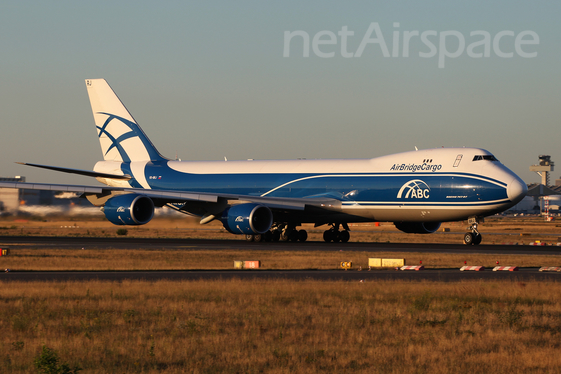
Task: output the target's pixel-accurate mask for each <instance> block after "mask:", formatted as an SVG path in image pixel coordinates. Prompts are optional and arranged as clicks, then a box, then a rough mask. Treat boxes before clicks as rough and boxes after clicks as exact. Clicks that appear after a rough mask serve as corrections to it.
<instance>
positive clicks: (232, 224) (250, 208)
mask: <svg viewBox="0 0 561 374" xmlns="http://www.w3.org/2000/svg"><path fill="white" fill-rule="evenodd" d="M220 220H221V221H222V224H223V225H224V228H225V229H226V230H228V231H229V232H231V233H232V234H246V235H248V234H249V235H255V234H264V233H266V232H267V231H269V229H270V228H271V226H272V225H273V213H272V212H271V210H270V209H269V208H267V207H266V206H263V205H259V204H251V203H248V204H240V205H234V206H231V207H230V208H228V209H226V210H225V211H224V212H223V213H222V217H221V218H220Z"/></svg>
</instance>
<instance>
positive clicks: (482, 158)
mask: <svg viewBox="0 0 561 374" xmlns="http://www.w3.org/2000/svg"><path fill="white" fill-rule="evenodd" d="M481 160H487V161H499V160H497V158H496V157H495V156H493V155H481V156H474V157H473V161H481Z"/></svg>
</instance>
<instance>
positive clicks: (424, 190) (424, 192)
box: [397, 179, 430, 199]
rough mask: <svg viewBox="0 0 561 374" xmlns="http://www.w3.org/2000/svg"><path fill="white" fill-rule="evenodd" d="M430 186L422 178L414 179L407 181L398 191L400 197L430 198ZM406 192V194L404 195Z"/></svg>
mask: <svg viewBox="0 0 561 374" xmlns="http://www.w3.org/2000/svg"><path fill="white" fill-rule="evenodd" d="M429 193H430V187H429V185H428V184H426V183H425V182H423V181H422V180H420V179H413V180H410V181H409V182H407V183H405V184H404V185H403V186H401V188H400V189H399V192H398V193H397V198H398V199H402V198H404V199H428V198H429V196H430V195H429ZM404 194H405V196H404Z"/></svg>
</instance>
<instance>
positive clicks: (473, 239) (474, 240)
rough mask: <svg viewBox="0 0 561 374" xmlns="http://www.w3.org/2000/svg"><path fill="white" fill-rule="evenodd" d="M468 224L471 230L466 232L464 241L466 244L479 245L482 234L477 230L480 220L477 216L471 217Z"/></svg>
mask: <svg viewBox="0 0 561 374" xmlns="http://www.w3.org/2000/svg"><path fill="white" fill-rule="evenodd" d="M468 224H469V227H468V230H471V231H470V232H466V233H465V234H464V243H465V244H466V245H479V244H480V243H481V234H480V233H479V231H477V225H478V224H479V220H478V219H477V217H471V218H469V219H468Z"/></svg>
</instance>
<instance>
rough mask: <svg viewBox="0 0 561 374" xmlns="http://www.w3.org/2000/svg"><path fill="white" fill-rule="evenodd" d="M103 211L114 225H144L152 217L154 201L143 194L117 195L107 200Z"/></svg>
mask: <svg viewBox="0 0 561 374" xmlns="http://www.w3.org/2000/svg"><path fill="white" fill-rule="evenodd" d="M103 213H105V217H106V218H107V219H108V220H109V221H110V222H111V223H113V224H115V225H144V224H145V223H148V222H150V220H151V219H152V217H154V202H153V201H152V199H150V198H149V197H147V196H144V195H137V194H127V195H118V196H115V197H112V198H110V199H109V200H107V202H106V203H105V206H104V207H103Z"/></svg>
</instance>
